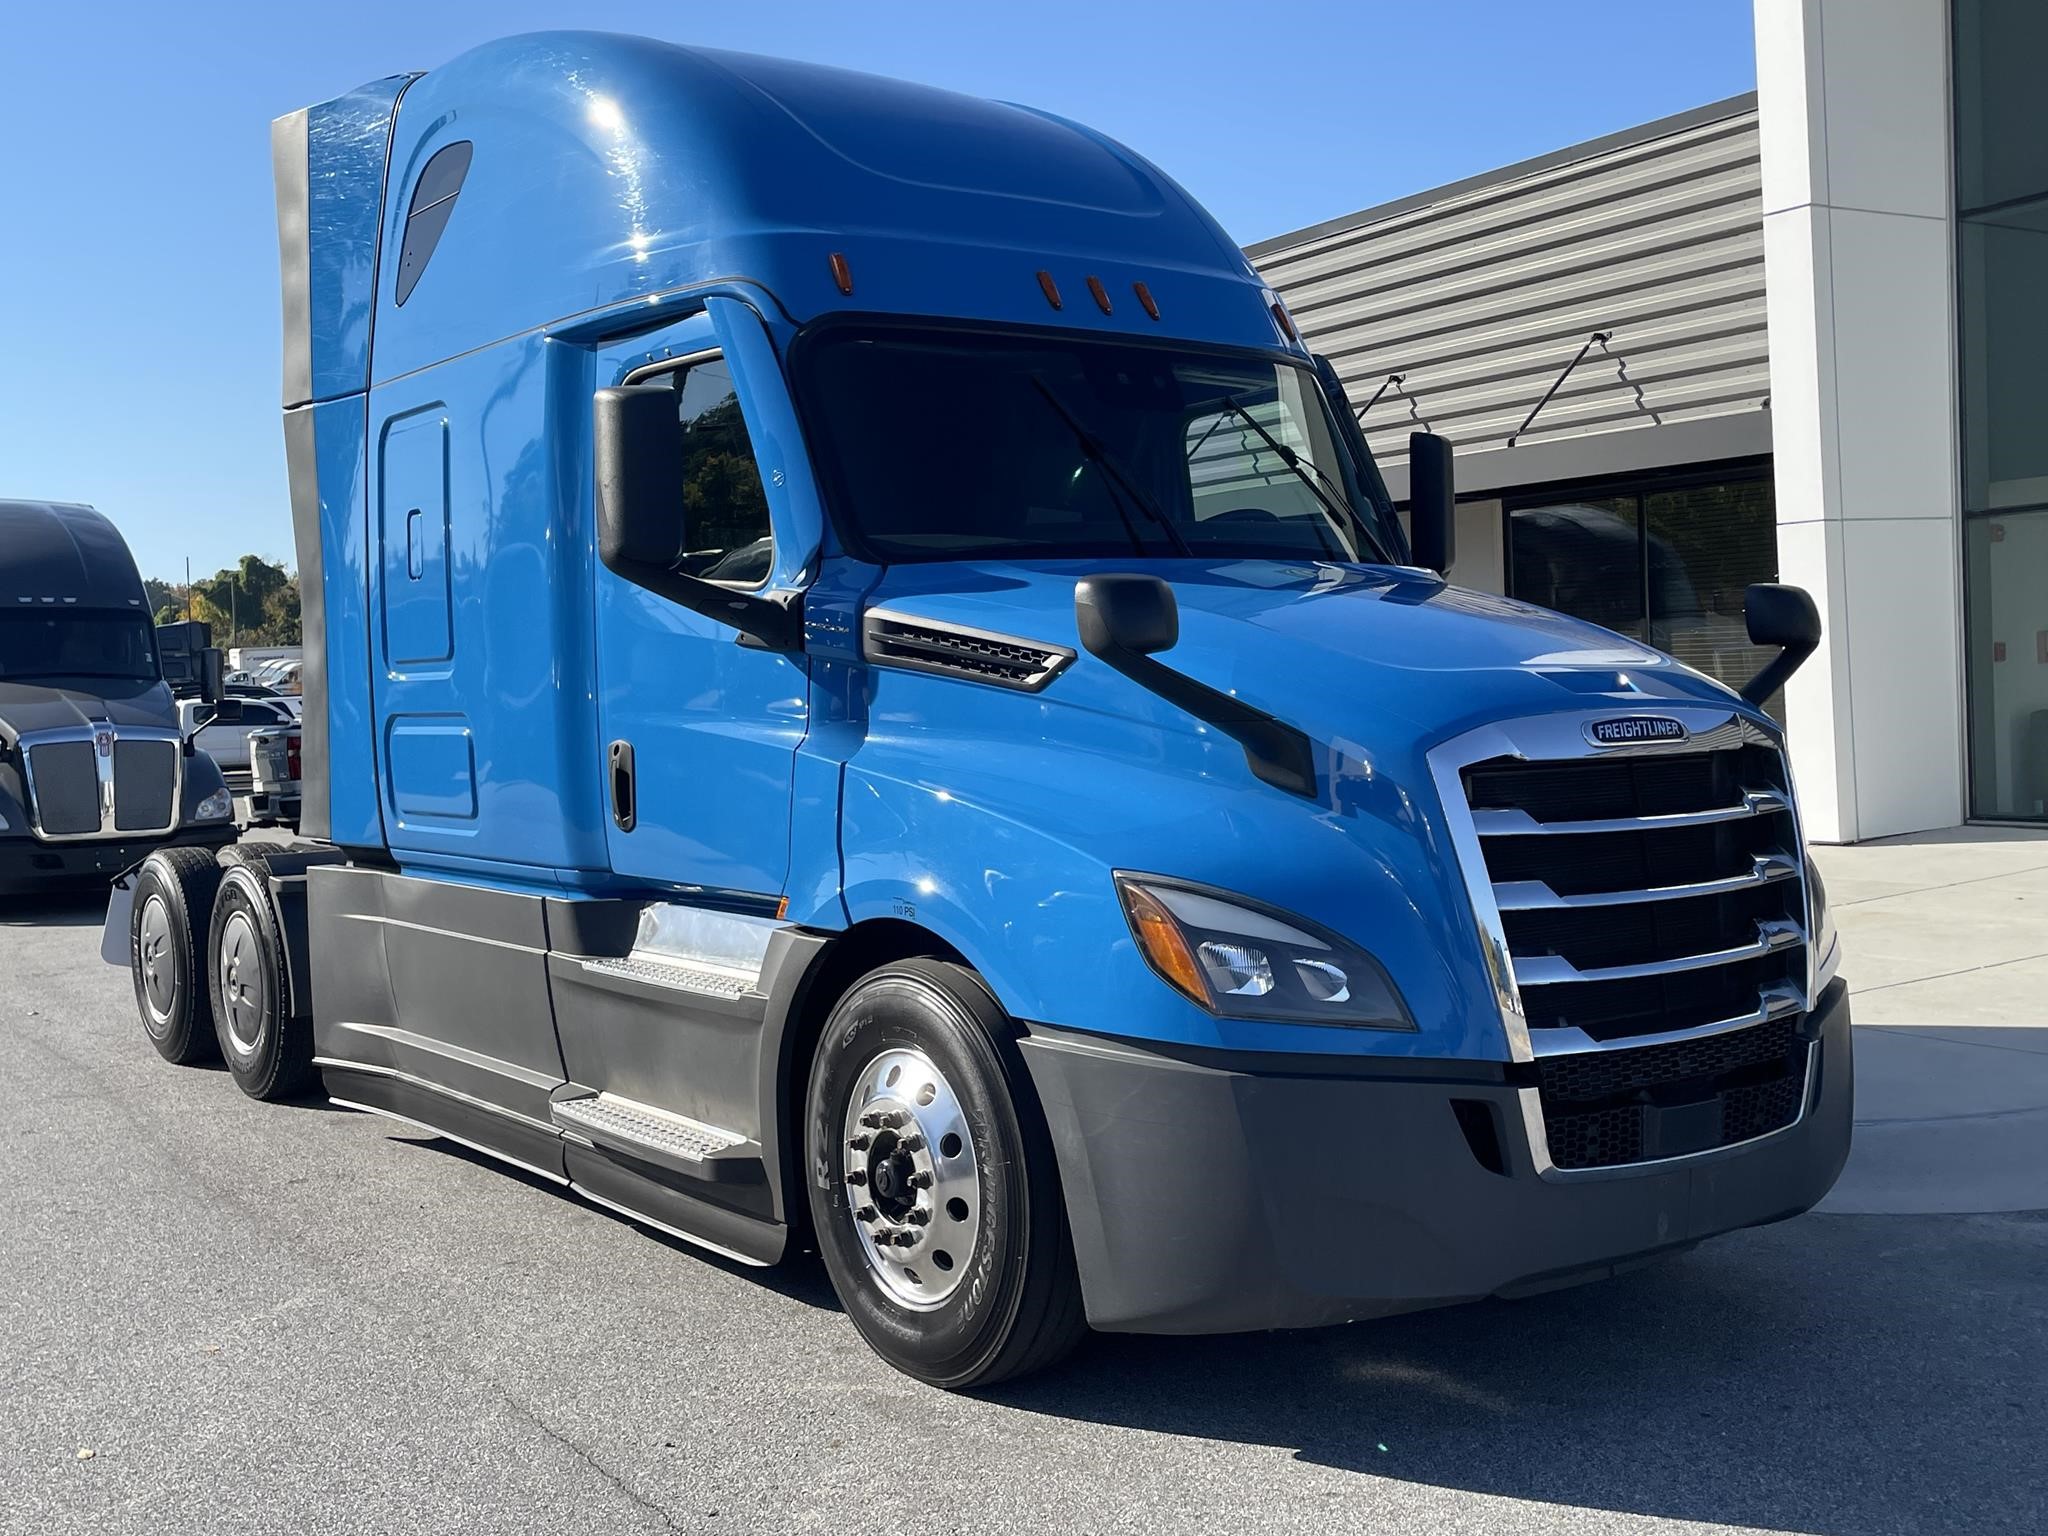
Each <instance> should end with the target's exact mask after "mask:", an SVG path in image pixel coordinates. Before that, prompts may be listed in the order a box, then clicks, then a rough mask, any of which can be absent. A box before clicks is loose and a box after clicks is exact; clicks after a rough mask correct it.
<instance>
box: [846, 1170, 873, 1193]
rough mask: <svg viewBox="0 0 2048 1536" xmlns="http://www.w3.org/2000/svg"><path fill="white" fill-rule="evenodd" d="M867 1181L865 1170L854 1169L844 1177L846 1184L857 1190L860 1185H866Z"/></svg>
mask: <svg viewBox="0 0 2048 1536" xmlns="http://www.w3.org/2000/svg"><path fill="white" fill-rule="evenodd" d="M867 1181H868V1171H867V1169H865V1168H855V1169H853V1170H852V1171H851V1172H850V1173H848V1174H847V1175H846V1182H847V1183H849V1184H851V1185H853V1186H855V1187H856V1188H858V1187H859V1186H860V1185H862V1184H865V1183H867Z"/></svg>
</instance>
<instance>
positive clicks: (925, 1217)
mask: <svg viewBox="0 0 2048 1536" xmlns="http://www.w3.org/2000/svg"><path fill="white" fill-rule="evenodd" d="M931 1219H932V1213H931V1212H930V1211H928V1210H926V1209H925V1208H924V1207H923V1206H919V1207H918V1208H917V1209H916V1210H914V1211H912V1212H911V1213H910V1224H911V1225H912V1226H913V1227H921V1226H923V1225H925V1223H927V1222H928V1221H930V1220H931Z"/></svg>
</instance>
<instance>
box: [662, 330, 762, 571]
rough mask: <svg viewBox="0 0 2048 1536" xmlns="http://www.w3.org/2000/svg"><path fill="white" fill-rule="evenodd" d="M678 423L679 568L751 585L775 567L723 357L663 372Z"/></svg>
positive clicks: (749, 448) (757, 475)
mask: <svg viewBox="0 0 2048 1536" xmlns="http://www.w3.org/2000/svg"><path fill="white" fill-rule="evenodd" d="M669 382H670V385H671V387H672V388H673V389H674V390H675V392H676V414H677V416H678V417H679V419H680V420H681V422H682V425H683V529H684V548H685V550H686V551H687V552H686V553H685V554H684V556H683V559H682V564H681V567H680V569H682V570H683V571H684V572H685V573H687V574H688V575H691V576H701V577H703V578H704V579H705V580H706V581H729V582H732V583H734V584H735V585H740V586H748V587H757V586H759V585H760V584H761V583H762V582H764V581H766V580H767V579H768V574H769V572H770V571H772V570H773V569H774V566H775V544H774V539H773V536H772V535H771V533H770V530H769V526H768V497H767V495H766V493H765V492H763V491H762V489H761V471H760V468H759V466H758V465H756V464H755V462H754V445H753V443H752V442H751V441H750V440H749V439H748V437H747V424H746V422H745V421H744V420H743V419H742V418H741V416H740V400H739V396H738V394H737V393H735V392H734V390H733V383H732V370H731V369H730V367H728V365H727V364H726V361H725V359H724V358H723V357H719V356H711V357H702V358H698V359H697V360H696V361H694V362H692V363H690V364H689V365H688V366H687V367H685V368H684V369H682V370H681V371H680V372H677V373H673V374H670V375H669Z"/></svg>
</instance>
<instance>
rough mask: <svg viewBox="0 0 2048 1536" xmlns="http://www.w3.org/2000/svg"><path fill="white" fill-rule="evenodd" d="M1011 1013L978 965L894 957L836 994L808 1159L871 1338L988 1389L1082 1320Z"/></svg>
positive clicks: (816, 1204)
mask: <svg viewBox="0 0 2048 1536" xmlns="http://www.w3.org/2000/svg"><path fill="white" fill-rule="evenodd" d="M1015 1033H1016V1031H1015V1029H1014V1027H1013V1026H1012V1025H1011V1024H1010V1021H1009V1020H1008V1019H1007V1018H1006V1017H1005V1016H1004V1014H1003V1011H1002V1009H1001V1007H1000V1006H999V1005H998V1004H997V1003H996V1001H995V999H994V998H993V997H992V996H990V994H989V992H988V989H987V988H986V987H985V986H983V985H982V983H981V981H980V979H979V978H978V977H976V976H975V975H974V973H973V972H971V971H969V970H966V969H965V968H964V967H961V966H958V965H951V964H947V963H945V962H943V961H937V960H905V961H901V962H898V963H897V964H894V965H890V966H885V967H883V968H882V969H881V970H878V971H873V972H870V973H869V974H868V975H867V976H864V977H862V978H861V979H860V980H859V981H858V982H856V983H854V985H853V986H852V988H850V989H849V990H848V991H847V993H846V995H845V996H844V997H842V998H841V999H840V1000H839V1003H838V1005H837V1006H836V1007H835V1008H834V1009H833V1011H832V1016H831V1018H830V1019H829V1020H828V1021H827V1022H826V1025H825V1030H824V1033H823V1035H822V1036H821V1037H820V1038H819V1041H818V1048H817V1053H816V1056H815V1059H814V1061H813V1063H812V1067H811V1076H810V1086H809V1091H808V1094H807V1099H806V1106H805V1109H806V1113H805V1125H806V1132H805V1168H806V1171H807V1180H806V1182H807V1184H808V1186H809V1189H810V1205H811V1220H812V1224H813V1226H814V1228H815V1230H816V1232H817V1236H818V1246H819V1250H820V1252H821V1253H822V1254H823V1256H824V1259H825V1267H826V1270H827V1271H828V1272H829V1274H830V1275H831V1277H832V1285H833V1289H834V1290H835V1291H837V1292H838V1294H839V1300H840V1302H841V1303H842V1304H843V1305H844V1306H845V1308H846V1311H847V1315H848V1316H849V1317H850V1318H851V1319H852V1320H853V1324H854V1326H855V1327H856V1328H858V1329H859V1330H860V1333H861V1336H862V1337H863V1338H865V1339H866V1340H867V1342H868V1343H869V1345H870V1346H872V1347H873V1348H874V1350H875V1352H876V1353H877V1354H879V1355H880V1356H881V1357H882V1358H883V1359H884V1360H886V1361H888V1362H889V1363H890V1364H891V1365H893V1366H895V1367H896V1368H897V1369H898V1370H900V1371H903V1372H905V1373H906V1374H908V1375H911V1376H915V1377H916V1378H918V1379H919V1380H920V1381H925V1382H929V1383H931V1384H932V1385H934V1386H939V1387H945V1388H949V1389H961V1388H968V1387H983V1386H989V1385H992V1384H993V1383H995V1382H998V1381H1003V1380H1006V1379H1009V1378H1011V1377H1015V1376H1021V1375H1023V1374H1025V1373H1026V1372H1029V1371H1035V1370H1039V1369H1042V1368H1043V1367H1045V1366H1047V1365H1050V1364H1052V1363H1053V1362H1054V1361H1056V1360H1058V1359H1059V1358H1060V1357H1061V1356H1063V1355H1065V1354H1066V1353H1067V1352H1068V1351H1069V1350H1070V1349H1072V1348H1073V1347H1074V1345H1075V1344H1076V1343H1077V1342H1079V1340H1080V1339H1081V1337H1082V1335H1083V1334H1085V1333H1086V1332H1087V1326H1086V1323H1085V1321H1084V1319H1083V1316H1082V1311H1081V1288H1080V1281H1079V1278H1078V1277H1077V1275H1076V1272H1075V1268H1074V1255H1073V1244H1072V1240H1071V1238H1070V1237H1069V1235H1068V1231H1067V1219H1066V1207H1065V1204H1064V1202H1063V1200H1062V1198H1061V1194H1060V1185H1059V1177H1058V1172H1057V1169H1056V1167H1055V1164H1054V1161H1053V1152H1052V1142H1051V1138H1050V1136H1049V1135H1048V1134H1047V1132H1046V1129H1045V1125H1044V1121H1043V1119H1042V1118H1041V1116H1040V1114H1039V1112H1038V1106H1037V1101H1036V1099H1035V1097H1034V1096H1033V1095H1032V1093H1031V1088H1030V1083H1029V1080H1028V1079H1027V1078H1026V1076H1025V1074H1024V1070H1023V1066H1022V1063H1021V1061H1020V1060H1019V1059H1018V1056H1017V1051H1016V1047H1015V1044H1014V1037H1015Z"/></svg>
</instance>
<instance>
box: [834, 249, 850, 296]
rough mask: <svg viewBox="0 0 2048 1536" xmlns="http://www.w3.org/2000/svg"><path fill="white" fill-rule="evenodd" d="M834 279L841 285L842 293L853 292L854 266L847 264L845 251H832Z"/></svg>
mask: <svg viewBox="0 0 2048 1536" xmlns="http://www.w3.org/2000/svg"><path fill="white" fill-rule="evenodd" d="M832 281H833V282H835V283H837V284H838V285H839V291H840V292H841V293H851V292H853V268H851V267H849V266H848V265H847V264H846V256H845V253H844V252H841V251H834V252H833V253H832Z"/></svg>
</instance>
